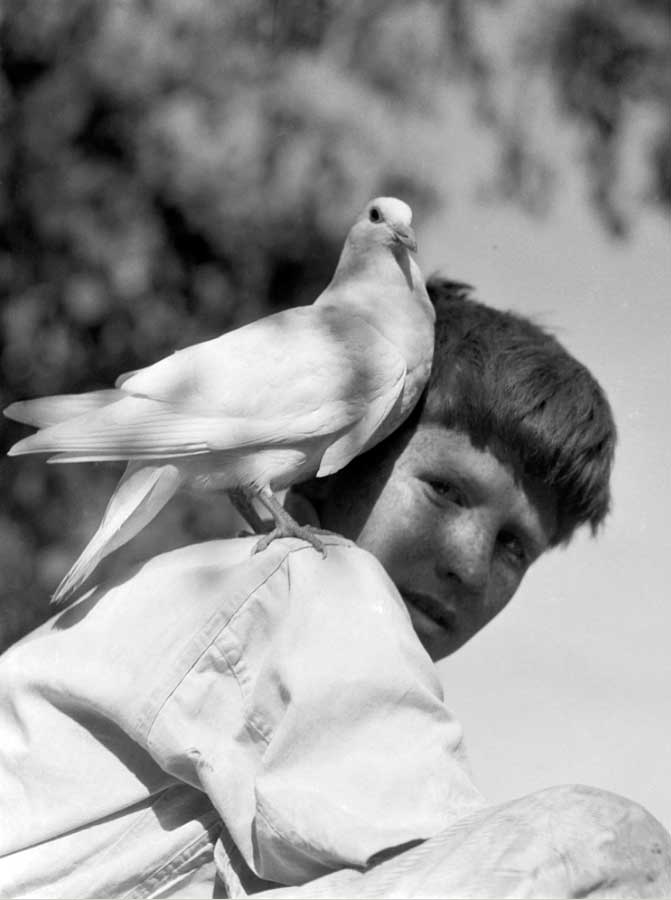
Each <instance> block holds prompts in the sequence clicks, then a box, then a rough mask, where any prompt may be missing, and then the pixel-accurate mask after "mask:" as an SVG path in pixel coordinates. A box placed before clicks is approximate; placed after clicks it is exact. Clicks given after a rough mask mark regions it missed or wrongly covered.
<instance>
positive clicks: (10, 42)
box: [0, 0, 671, 647]
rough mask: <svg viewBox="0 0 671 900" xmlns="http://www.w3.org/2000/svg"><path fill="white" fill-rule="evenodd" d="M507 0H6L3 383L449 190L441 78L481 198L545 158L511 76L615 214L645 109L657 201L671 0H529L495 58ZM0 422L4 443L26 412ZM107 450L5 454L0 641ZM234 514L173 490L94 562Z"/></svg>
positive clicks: (239, 313)
mask: <svg viewBox="0 0 671 900" xmlns="http://www.w3.org/2000/svg"><path fill="white" fill-rule="evenodd" d="M517 6H518V7H519V6H520V4H519V3H517ZM522 6H524V5H523V4H522ZM513 7H515V3H512V4H511V3H506V2H505V0H498V2H494V0H477V2H475V0H472V2H470V3H469V2H467V0H450V2H440V0H415V2H400V0H366V2H364V0H352V2H347V3H345V2H337V0H312V2H308V0H275V2H272V0H227V2H218V0H117V2H115V0H5V3H4V5H3V6H2V8H1V9H0V52H1V58H0V127H1V128H2V135H1V137H2V139H1V141H0V297H1V298H2V299H1V306H0V321H1V325H2V330H1V335H2V337H1V340H2V343H1V345H0V367H1V371H2V381H1V383H0V404H1V405H2V406H5V405H7V404H8V403H9V402H11V401H12V400H14V399H17V398H22V397H32V396H36V395H40V394H48V393H58V392H75V391H81V390H89V389H94V388H97V387H102V386H107V385H109V384H110V383H111V382H112V381H113V380H114V378H115V377H116V376H117V375H118V374H119V373H120V372H122V371H124V370H127V369H132V368H135V367H137V366H140V365H145V364H148V363H150V362H153V361H154V360H156V359H158V358H159V357H160V356H162V355H165V354H167V353H170V352H172V351H173V350H175V349H177V348H179V347H181V346H185V345H187V344H190V343H193V342H195V341H197V340H200V339H203V338H206V337H211V336H212V335H214V334H217V333H220V332H222V331H224V330H226V329H228V328H231V327H235V326H237V325H239V324H242V323H243V322H246V321H249V320H251V319H254V318H256V317H258V316H260V315H263V314H266V313H267V312H269V311H272V310H274V309H277V308H281V307H283V306H289V305H294V304H299V303H305V302H309V301H310V300H311V299H313V298H314V297H315V296H316V294H317V293H318V292H319V290H321V288H323V287H324V286H325V284H326V283H327V281H328V279H329V277H330V273H331V271H332V269H333V266H334V264H335V261H336V258H337V253H338V250H339V246H340V244H341V241H342V238H343V235H344V233H345V232H346V230H347V227H348V226H349V224H350V222H351V219H352V216H353V214H354V212H355V211H356V210H358V209H359V208H360V207H361V206H362V205H363V203H364V202H365V200H367V199H368V198H369V197H372V196H375V195H377V194H383V193H393V194H400V195H402V196H403V197H404V198H405V199H407V200H408V201H409V202H410V203H412V204H413V205H414V207H415V208H416V210H417V211H419V212H420V213H422V212H426V211H427V210H428V209H430V208H431V206H432V205H434V204H437V203H438V202H442V201H443V199H444V198H443V197H441V196H439V191H438V189H437V188H436V179H435V174H436V172H438V171H440V169H441V163H442V160H443V149H444V148H443V146H442V141H444V140H445V134H446V133H447V132H446V130H445V128H444V127H442V129H441V127H439V126H444V123H445V121H446V119H447V120H449V111H450V102H451V98H453V97H454V96H455V93H457V94H458V93H461V94H463V95H465V96H466V97H467V99H468V103H469V104H470V105H471V106H472V109H473V115H474V120H475V121H477V122H479V123H480V125H482V126H484V127H485V128H488V129H489V130H491V133H492V135H493V137H494V139H495V141H496V142H497V146H498V147H499V151H500V153H499V158H500V171H499V172H498V173H496V179H495V186H496V192H497V194H496V196H497V198H498V199H499V200H502V199H507V200H511V201H514V202H521V203H522V204H524V205H525V206H527V207H528V208H529V209H531V210H539V209H541V208H542V206H543V204H544V202H545V200H546V198H547V197H548V196H549V188H550V186H551V184H552V181H553V177H554V175H555V168H556V163H557V160H553V158H552V154H551V153H550V154H549V155H548V154H547V153H545V152H544V151H543V149H542V148H540V149H539V147H538V146H536V144H535V141H534V135H533V133H532V131H531V130H530V127H529V123H530V121H531V120H532V119H533V116H532V115H527V114H526V111H527V110H528V104H527V106H525V104H524V99H525V95H526V84H527V79H531V78H540V79H544V80H545V83H546V84H547V85H548V88H549V95H550V99H549V100H548V103H549V104H550V105H551V106H552V105H553V104H554V106H556V109H555V110H554V111H553V112H552V115H559V116H562V115H563V116H565V120H564V121H565V123H566V128H576V129H577V131H578V134H579V141H580V145H581V146H582V147H583V148H584V158H585V167H586V172H587V173H588V175H589V179H590V183H591V185H592V194H593V201H594V208H595V210H596V211H597V212H598V214H599V215H600V216H601V217H602V219H603V221H604V223H605V225H606V226H607V227H608V228H609V229H610V230H611V231H612V232H614V233H623V232H624V230H625V229H626V225H627V213H626V210H624V211H623V210H622V209H621V208H619V206H618V199H617V191H618V179H619V173H620V169H619V155H620V151H621V147H622V145H623V142H624V141H625V140H626V138H627V133H628V132H627V127H628V122H629V117H630V114H631V112H632V110H635V109H645V110H646V111H648V112H649V113H650V121H651V123H652V125H651V127H650V128H649V129H648V131H649V136H648V139H647V143H646V145H645V146H643V147H642V149H641V151H640V152H641V153H642V154H643V159H644V166H645V171H646V172H647V178H648V188H647V193H646V195H645V196H644V197H641V198H640V199H641V203H645V202H651V203H653V204H656V205H658V206H660V207H662V208H665V209H667V210H668V208H669V207H671V147H670V146H669V141H668V134H665V132H664V129H665V128H666V127H668V119H667V118H666V112H665V110H666V107H665V106H664V103H665V99H666V98H667V97H668V93H669V80H670V68H671V57H670V55H669V40H670V38H669V34H670V32H669V19H670V13H669V9H670V7H669V5H668V3H667V2H651V0H645V2H644V0H608V2H600V3H597V2H576V3H561V2H554V3H530V4H527V7H528V9H529V10H530V11H531V13H530V14H529V15H528V16H525V17H522V18H521V19H520V25H519V27H515V28H508V30H507V31H506V32H505V35H506V37H505V41H504V43H505V44H506V50H507V55H506V54H504V55H503V56H502V57H501V58H500V59H499V58H498V57H497V55H496V54H493V53H492V49H491V46H488V44H487V17H489V22H490V25H491V22H494V26H495V25H496V17H497V16H500V15H504V14H505V12H506V10H507V9H508V8H513ZM513 12H514V10H513ZM490 30H491V29H490ZM509 71H511V72H513V73H517V74H516V77H517V81H513V90H512V92H510V91H509V92H508V93H507V94H505V96H504V95H503V94H502V93H501V85H502V84H504V83H506V84H507V83H508V82H505V79H504V75H505V73H506V72H509ZM509 80H510V79H508V81H509ZM515 84H516V85H517V87H515ZM647 133H648V132H646V134H647ZM455 187H456V186H455ZM0 427H1V428H2V441H1V442H2V446H3V447H7V446H9V445H10V444H11V443H12V442H13V441H14V440H16V439H18V438H19V437H20V436H22V435H23V434H24V433H25V429H22V428H21V426H18V425H15V424H14V423H10V422H7V421H3V423H2V425H1V426H0ZM118 475H119V469H118V468H117V467H115V466H107V465H85V466H74V467H71V466H62V467H59V466H47V465H45V464H44V461H43V460H41V459H37V460H36V459H32V458H25V459H21V460H11V461H8V460H6V459H3V460H2V463H1V464H0V491H1V493H2V497H3V501H4V502H3V505H2V511H1V512H0V584H1V588H0V589H1V591H2V599H1V600H0V603H1V605H0V647H2V646H6V645H7V644H8V643H9V642H11V641H12V640H13V639H15V638H16V637H17V636H18V635H19V634H21V633H23V632H24V631H25V630H26V629H27V628H29V627H31V626H32V625H33V624H35V623H37V622H38V621H39V620H41V619H43V618H45V617H46V615H47V614H48V607H47V597H48V594H49V593H50V591H51V590H53V588H54V586H55V584H56V582H57V581H58V579H59V578H60V576H61V575H62V574H64V572H65V571H66V570H67V568H68V567H69V565H70V564H71V562H72V561H73V560H74V558H75V557H76V555H77V554H78V552H79V551H80V550H81V548H82V547H83V545H84V544H85V542H86V540H87V539H88V537H89V536H90V534H91V533H92V531H93V530H94V528H95V526H96V524H97V521H98V520H99V517H100V515H101V512H102V509H103V507H104V503H105V499H106V497H108V496H109V494H110V493H111V490H112V487H113V484H114V482H115V479H116V478H117V477H118ZM233 527H235V522H234V519H233V517H232V513H231V512H230V509H229V507H228V505H227V503H226V501H225V500H223V499H221V498H212V500H211V501H209V502H208V501H203V500H199V501H198V502H195V501H192V500H191V499H190V498H188V497H185V498H181V500H180V502H179V503H177V502H173V503H172V504H170V505H169V507H168V508H167V509H166V510H165V511H164V512H163V513H162V514H161V516H160V517H159V518H158V519H157V521H156V522H155V523H153V524H152V526H150V528H148V529H147V530H146V532H144V533H143V534H142V535H141V536H140V537H139V538H138V539H137V540H136V541H135V542H134V543H133V544H132V545H131V547H130V548H126V549H124V550H122V551H120V553H119V554H118V555H117V558H116V559H112V560H110V561H108V562H107V563H106V564H105V568H104V570H103V574H104V573H105V572H107V573H112V572H115V571H120V570H122V568H123V567H124V566H126V565H128V562H129V561H130V560H132V559H136V558H140V557H142V556H143V555H146V554H149V553H152V552H157V550H159V549H161V550H162V549H167V548H168V547H170V546H175V545H177V544H180V543H185V542H187V541H189V540H198V539H203V538H205V537H210V536H215V535H217V534H221V533H225V532H226V531H230V529H231V528H233Z"/></svg>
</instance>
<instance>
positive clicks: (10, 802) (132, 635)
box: [0, 537, 484, 898]
mask: <svg viewBox="0 0 671 900" xmlns="http://www.w3.org/2000/svg"><path fill="white" fill-rule="evenodd" d="M255 540H256V539H254V538H240V539H233V540H225V541H211V542H207V543H203V544H197V545H193V546H189V547H185V548H182V549H180V550H175V551H172V552H170V553H166V554H164V555H162V556H158V557H155V558H153V559H151V560H149V561H148V562H146V563H144V564H143V565H141V566H140V567H139V568H138V569H137V570H135V571H134V572H132V573H131V574H130V575H129V576H128V577H127V578H126V579H125V580H121V581H119V582H118V583H116V584H113V585H112V586H103V587H100V588H98V589H96V590H94V591H93V592H91V594H89V595H87V596H86V597H85V598H84V599H83V600H82V601H80V602H79V603H78V604H76V605H75V606H73V607H71V608H69V609H66V610H65V611H63V612H61V613H59V614H58V615H56V616H55V617H54V618H52V619H51V620H49V621H48V622H46V623H45V624H44V625H42V626H41V627H40V628H38V629H37V630H36V631H34V632H32V633H31V634H29V635H28V636H27V637H26V638H24V639H23V640H22V641H20V642H19V643H18V644H16V645H14V646H13V647H12V648H10V649H9V650H8V651H7V652H6V653H5V654H4V655H3V656H2V657H0V855H1V858H0V895H1V896H6V897H34V898H38V897H65V896H69V897H91V896H95V897H128V898H131V897H170V896H180V897H205V896H212V894H213V890H215V878H216V877H218V879H219V881H218V887H217V888H216V889H217V890H218V891H222V892H224V891H225V892H226V894H228V896H244V895H246V894H247V893H252V892H254V891H258V890H262V889H263V888H264V887H272V886H274V885H275V886H276V885H298V884H302V883H304V882H307V881H309V880H311V879H314V878H317V877H319V876H322V875H324V874H325V873H328V872H329V871H333V870H336V869H340V868H344V867H364V866H366V865H367V864H368V863H370V861H371V860H372V859H373V857H375V855H376V854H379V853H381V852H382V851H384V850H386V849H388V848H393V847H398V846H400V845H403V844H407V843H408V842H412V841H417V840H420V839H425V838H428V837H430V836H431V835H435V834H437V833H438V832H440V831H442V830H443V829H445V828H446V827H447V826H449V825H450V824H451V823H452V822H454V821H456V820H457V819H458V818H460V817H461V816H463V815H464V814H465V813H468V812H469V811H472V810H474V809H477V808H480V807H481V806H483V804H484V801H483V799H482V796H481V795H480V793H479V791H478V790H477V789H476V788H475V787H474V785H473V783H472V782H471V779H470V776H469V774H468V770H467V767H466V764H465V760H464V754H463V749H462V730H461V727H460V725H459V723H458V722H457V721H456V720H455V718H454V717H453V715H452V714H451V713H450V712H449V710H448V709H447V707H446V706H445V704H444V703H443V696H442V691H441V686H440V682H439V680H438V677H437V673H436V670H435V668H434V666H433V664H432V662H431V660H430V659H429V657H428V655H427V654H426V652H425V651H424V649H423V648H422V646H421V644H420V643H419V641H418V639H417V637H416V635H415V633H414V631H413V629H412V626H411V623H410V619H409V616H408V613H407V611H406V609H405V606H404V604H403V601H402V600H401V597H400V595H399V594H398V592H397V590H396V588H395V587H394V585H393V584H392V582H391V581H390V579H389V577H388V576H387V574H386V572H385V571H384V569H383V568H382V566H381V565H380V564H379V563H378V562H377V560H376V559H375V558H374V557H373V556H371V555H370V554H368V553H366V552H364V551H363V550H360V549H359V548H357V547H356V546H355V545H353V544H351V543H348V542H346V541H344V540H339V539H337V538H335V537H334V538H333V539H330V538H327V539H326V544H327V550H328V554H327V556H326V558H322V556H321V555H320V554H319V553H318V552H317V551H316V550H314V548H312V547H311V546H309V545H307V544H306V543H304V542H302V541H299V540H296V539H289V540H278V541H275V542H273V543H272V544H271V545H270V547H269V548H268V549H267V550H265V551H264V552H262V553H259V554H256V555H254V554H252V552H251V551H252V548H253V546H254V541H255ZM268 882H270V884H269V883H268Z"/></svg>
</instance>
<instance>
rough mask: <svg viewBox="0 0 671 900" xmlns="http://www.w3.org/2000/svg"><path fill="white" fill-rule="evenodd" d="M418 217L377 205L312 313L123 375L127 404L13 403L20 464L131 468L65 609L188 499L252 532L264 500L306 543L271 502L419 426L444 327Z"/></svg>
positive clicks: (66, 397) (74, 578)
mask: <svg viewBox="0 0 671 900" xmlns="http://www.w3.org/2000/svg"><path fill="white" fill-rule="evenodd" d="M411 221H412V211H411V209H410V207H409V206H408V205H407V204H406V203H404V202H403V201H401V200H397V199H395V198H393V197H379V198H377V199H375V200H372V201H371V202H370V203H368V204H367V206H366V207H365V209H364V210H363V212H362V213H361V215H360V216H359V218H358V219H357V221H356V223H355V224H354V225H353V227H352V228H351V229H350V232H349V234H348V235H347V239H346V241H345V246H344V248H343V251H342V253H341V256H340V260H339V262H338V266H337V268H336V271H335V274H334V275H333V278H332V280H331V283H330V284H329V285H328V287H327V288H326V290H325V291H324V292H323V293H322V294H321V295H320V296H319V297H318V298H317V300H315V302H314V303H313V304H312V305H311V306H301V307H295V308H292V309H287V310H284V311H282V312H279V313H275V314H274V315H271V316H267V317H266V318H263V319H259V320H258V321H256V322H252V323H251V324H249V325H245V326H243V327H242V328H238V329H236V330H235V331H231V332H228V333H226V334H224V335H222V336H220V337H217V338H215V339H213V340H209V341H205V342H203V343H199V344H195V345H193V346H191V347H187V348H185V349H184V350H179V351H177V352H176V353H174V354H173V355H172V356H168V357H166V358H165V359H162V360H160V361H159V362H157V363H155V364H154V365H151V366H148V367H147V368H144V369H138V370H137V371H134V372H130V373H127V374H125V375H122V376H120V377H119V378H118V379H117V381H116V385H115V388H114V389H110V390H102V391H92V392H90V393H85V394H63V395H58V396H54V397H43V398H38V399H36V400H26V401H23V402H18V403H13V404H12V405H11V406H9V407H8V408H7V409H6V410H5V415H7V416H9V418H12V419H16V420H17V421H19V422H24V423H26V424H29V425H34V426H35V427H37V428H40V429H41V430H40V431H38V432H36V433H35V434H33V435H31V436H30V437H27V438H25V439H24V440H21V441H19V442H18V443H16V444H15V445H14V446H13V447H12V448H11V450H10V451H9V455H10V456H17V455H19V454H24V453H52V454H56V455H55V456H52V457H51V458H50V459H49V462H56V463H70V462H85V461H91V460H120V459H124V460H129V464H128V467H127V468H126V471H125V473H124V475H123V477H122V478H121V481H120V482H119V485H118V486H117V488H116V490H115V492H114V494H113V495H112V498H111V499H110V501H109V504H108V506H107V509H106V510H105V513H104V516H103V519H102V522H101V524H100V526H99V528H98V530H97V532H96V533H95V535H94V536H93V538H92V539H91V541H90V542H89V544H88V545H87V547H86V548H85V550H84V551H83V553H82V554H81V556H80V557H79V559H78V560H77V561H76V563H75V564H74V566H73V567H72V569H71V570H70V571H69V572H68V574H67V575H66V576H65V578H64V579H63V580H62V581H61V583H60V584H59V586H58V588H57V589H56V592H55V594H54V596H53V598H52V602H54V603H62V602H63V601H65V600H66V599H67V598H68V597H69V596H71V595H72V594H73V592H74V591H75V590H76V589H77V588H78V587H79V586H80V585H81V584H82V583H83V582H84V581H85V579H86V578H88V576H89V575H90V574H91V572H92V571H93V570H94V568H95V567H96V566H97V565H98V563H99V562H100V560H101V559H103V558H104V557H105V556H107V555H108V554H109V553H111V552H112V551H113V550H116V549H117V548H118V547H120V546H122V545H123V544H125V543H126V542H127V541H129V540H130V539H131V538H133V537H134V536H135V535H136V534H138V532H139V531H140V530H141V529H142V528H144V527H145V525H147V524H148V523H149V522H150V521H151V520H152V519H153V518H154V516H155V515H156V514H157V513H158V512H159V510H160V509H161V508H162V507H163V506H164V505H165V504H166V503H167V502H168V500H169V499H170V498H171V497H172V496H173V495H174V494H175V492H176V491H178V490H179V489H180V488H182V487H187V488H190V489H195V490H202V489H204V490H225V491H229V492H231V497H232V499H234V502H235V501H237V503H236V505H238V507H239V508H240V509H241V512H242V513H243V514H244V515H245V517H246V518H247V519H248V521H250V523H251V524H257V526H258V522H259V521H260V520H259V518H258V516H256V515H255V513H254V510H253V505H252V502H251V501H252V499H253V498H256V499H258V500H259V501H260V502H261V503H262V504H263V505H264V506H265V507H266V508H267V509H268V510H269V511H270V513H271V514H272V516H273V519H274V522H275V528H274V529H273V530H272V531H271V532H270V533H269V534H267V535H266V536H265V537H264V538H262V539H261V541H260V542H259V543H258V544H257V546H256V549H257V550H259V549H263V548H264V547H266V546H267V545H268V543H269V542H270V541H271V540H273V539H274V538H276V537H281V536H299V537H302V538H305V539H306V540H309V541H310V542H311V543H312V544H313V545H314V546H315V547H316V548H317V549H319V550H321V551H322V552H324V550H323V545H322V543H321V542H320V541H319V539H318V537H317V536H316V535H315V533H314V530H311V529H309V527H307V526H299V525H298V523H296V522H295V521H294V520H293V519H292V518H291V517H290V516H289V514H288V512H287V511H286V510H284V508H283V507H282V505H281V504H280V503H279V501H278V500H277V498H276V497H275V496H274V494H273V492H274V491H278V490H282V489H284V488H287V487H288V486H290V485H292V484H296V483H298V482H300V481H305V480H306V479H308V478H310V477H312V476H314V475H317V476H323V475H329V474H331V473H333V472H337V471H338V470H339V469H342V468H343V466H345V465H347V463H348V462H349V461H350V460H351V459H353V458H354V457H355V456H357V455H358V454H359V453H361V452H362V451H364V450H366V449H368V448H369V447H372V446H373V445H374V444H376V443H378V442H379V441H380V440H382V439H383V438H384V437H386V436H387V435H388V434H390V433H391V432H392V431H393V430H394V429H396V428H397V427H398V426H399V425H400V423H401V422H402V421H403V420H404V419H405V418H406V417H407V416H408V414H409V413H410V411H411V410H412V408H413V407H414V405H415V404H416V402H417V400H418V399H419V396H420V394H421V392H422V390H423V388H424V386H425V384H426V382H427V379H428V377H429V372H430V369H431V362H432V357H433V341H434V320H435V313H434V309H433V306H432V304H431V301H430V299H429V297H428V294H427V292H426V289H425V286H424V279H423V278H422V274H421V272H420V270H419V268H418V266H417V265H416V263H415V262H414V260H413V259H412V258H411V257H410V255H409V252H408V251H410V250H412V251H415V250H416V249H417V246H416V241H415V235H414V233H413V230H412V227H411Z"/></svg>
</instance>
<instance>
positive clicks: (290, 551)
mask: <svg viewBox="0 0 671 900" xmlns="http://www.w3.org/2000/svg"><path fill="white" fill-rule="evenodd" d="M309 549H311V548H310V547H309V546H300V547H292V548H290V549H287V551H286V552H285V553H284V555H283V556H282V558H281V559H280V560H279V561H278V562H277V565H275V567H274V568H273V569H272V570H271V571H269V572H268V573H266V575H265V576H264V577H263V578H262V579H261V580H260V581H259V582H258V583H256V584H255V585H254V587H253V588H251V589H250V590H249V591H248V592H247V593H246V594H245V595H244V597H243V598H242V599H241V601H240V602H239V603H238V605H237V606H236V608H235V610H234V611H233V612H232V613H231V614H230V615H229V616H228V618H226V619H225V621H222V622H221V624H220V625H219V627H218V628H217V629H216V631H215V632H214V633H213V634H212V636H211V638H210V640H209V641H208V642H207V644H206V645H205V646H204V647H203V648H202V649H201V650H200V652H198V653H197V655H196V656H195V657H194V658H193V659H192V660H191V661H190V663H189V665H188V667H187V668H186V669H185V670H184V671H183V672H182V673H181V674H180V675H179V677H178V678H177V680H176V682H175V683H174V684H173V686H172V687H171V688H170V690H169V691H168V693H167V694H165V695H164V696H163V698H162V700H161V702H160V703H159V704H158V706H157V707H156V709H155V710H154V711H153V714H151V717H150V718H149V716H148V713H147V712H143V713H142V714H141V716H140V727H142V724H141V723H142V719H144V718H145V717H147V718H149V723H148V724H147V725H146V726H145V728H144V729H143V730H144V731H145V734H146V739H147V740H148V741H149V740H150V738H151V734H152V731H153V730H154V727H155V725H156V721H157V719H158V717H159V716H160V715H161V713H162V711H163V709H164V708H165V706H166V705H167V703H168V702H169V701H170V699H171V698H172V697H173V696H174V694H175V693H176V692H177V690H179V688H180V687H181V685H182V684H183V683H184V681H185V680H186V679H187V678H188V676H189V675H190V674H191V672H192V671H193V669H194V668H195V667H196V666H197V664H198V663H199V662H200V660H201V659H202V658H203V656H205V654H206V653H208V652H209V651H210V650H211V648H212V646H213V645H214V644H215V643H216V642H217V641H218V640H219V639H220V638H221V635H222V632H223V631H224V630H225V629H227V628H228V627H229V626H230V624H231V623H232V622H233V620H234V619H235V618H236V617H237V616H238V615H239V614H240V613H241V612H242V610H243V609H244V608H245V606H247V604H248V603H249V601H250V600H251V599H252V598H253V597H255V596H256V594H257V593H258V592H259V591H260V590H261V588H263V587H264V586H265V585H266V584H267V583H268V582H269V581H270V579H271V578H273V577H274V576H275V575H276V574H277V572H278V571H279V570H280V569H282V568H283V567H284V566H285V564H286V562H287V560H288V559H289V557H290V556H291V555H292V554H294V553H298V552H301V551H305V550H309ZM220 616H221V613H220V612H216V613H214V615H212V616H211V617H210V618H209V619H208V622H207V626H206V630H209V627H211V623H212V622H213V621H216V620H217V618H219V617H220ZM230 636H231V638H232V642H233V643H234V644H235V645H236V647H237V649H240V641H239V639H238V638H236V637H235V635H234V633H230ZM220 652H221V655H222V656H223V659H224V662H225V664H226V667H227V668H228V670H229V671H230V672H231V674H232V675H233V677H234V678H235V682H236V684H237V686H238V690H239V691H240V695H241V697H243V699H244V696H245V694H244V691H243V689H242V685H241V682H240V679H239V676H238V674H237V673H236V672H235V670H234V669H233V666H232V664H231V662H230V660H229V658H228V655H227V654H226V652H225V651H224V650H221V648H220ZM240 655H241V654H240ZM149 712H151V710H149ZM252 727H253V728H254V730H255V731H257V732H258V728H257V726H254V725H252ZM258 733H259V735H260V737H262V738H263V739H264V741H266V743H267V742H268V738H267V737H266V736H265V735H263V734H262V733H261V732H258Z"/></svg>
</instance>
